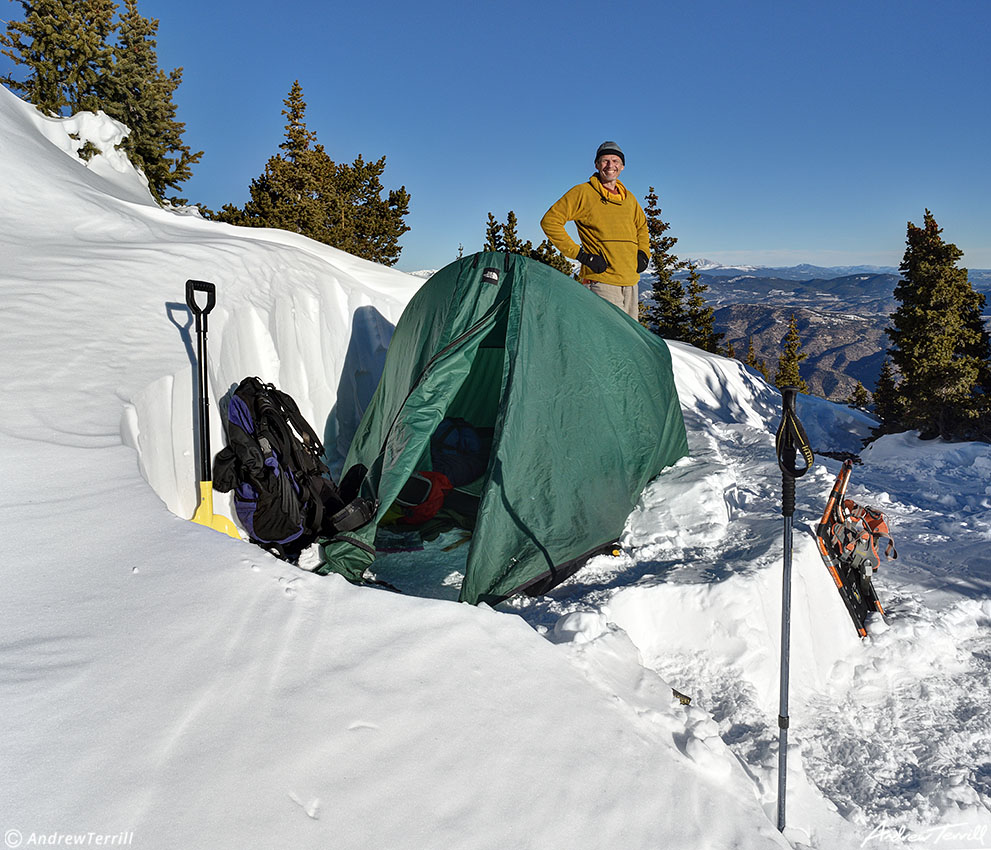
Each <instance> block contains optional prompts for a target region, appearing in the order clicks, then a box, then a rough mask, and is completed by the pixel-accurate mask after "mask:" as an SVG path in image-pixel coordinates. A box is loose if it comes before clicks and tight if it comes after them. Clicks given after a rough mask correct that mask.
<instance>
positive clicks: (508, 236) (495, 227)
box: [482, 210, 573, 275]
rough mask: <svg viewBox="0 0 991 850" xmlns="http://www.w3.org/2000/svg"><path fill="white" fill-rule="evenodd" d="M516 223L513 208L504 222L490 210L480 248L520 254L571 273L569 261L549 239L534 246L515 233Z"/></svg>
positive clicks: (568, 273) (565, 272)
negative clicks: (483, 241) (483, 242)
mask: <svg viewBox="0 0 991 850" xmlns="http://www.w3.org/2000/svg"><path fill="white" fill-rule="evenodd" d="M518 224H519V222H518V220H517V218H516V213H515V212H514V211H513V210H510V211H509V213H508V214H507V215H506V222H505V224H503V223H502V222H499V221H497V220H496V217H495V216H494V215H492V213H491V212H490V213H489V217H488V222H487V223H486V226H485V244H484V245H483V246H482V250H483V251H505V252H507V253H510V254H521V255H522V256H524V257H529V258H530V259H531V260H537V262H540V263H543V264H544V265H547V266H550V267H551V268H555V269H557V270H558V271H559V272H562V273H564V274H567V275H571V274H572V273H573V268H572V265H571V262H570V261H569V260H568V258H567V257H565V256H564V254H562V253H561V252H560V251H558V250H557V248H555V247H554V246H553V245H552V244H551V243H550V241H549V240H547V239H544V240H543V241H542V242H541V243H540V244H539V245H537V247H536V248H534V246H533V242H531V241H530V240H529V239H526V240H524V239H522V238H521V237H520V235H519V233H517V226H518Z"/></svg>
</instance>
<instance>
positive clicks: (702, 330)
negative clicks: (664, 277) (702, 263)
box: [684, 261, 725, 354]
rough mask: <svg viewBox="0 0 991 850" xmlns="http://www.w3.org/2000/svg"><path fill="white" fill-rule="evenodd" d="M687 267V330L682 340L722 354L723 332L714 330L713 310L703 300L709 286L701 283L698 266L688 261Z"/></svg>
mask: <svg viewBox="0 0 991 850" xmlns="http://www.w3.org/2000/svg"><path fill="white" fill-rule="evenodd" d="M687 267H688V289H687V294H686V299H685V313H686V318H687V322H688V328H689V331H688V336H687V337H686V338H685V340H684V341H685V342H687V343H689V344H690V345H694V346H695V347H696V348H701V349H702V350H703V351H711V352H712V353H713V354H722V353H723V349H722V345H721V343H722V340H723V337H724V336H725V334H722V333H717V332H716V328H715V319H714V316H715V310H713V308H712V307H711V306H710V305H709V303H708V302H707V301H706V300H705V293H706V292H707V291H708V289H709V287H708V286H707V285H706V284H704V283H702V278H701V277H700V276H699V273H698V266H697V265H696V264H695V263H693V262H691V261H689V262H688V264H687Z"/></svg>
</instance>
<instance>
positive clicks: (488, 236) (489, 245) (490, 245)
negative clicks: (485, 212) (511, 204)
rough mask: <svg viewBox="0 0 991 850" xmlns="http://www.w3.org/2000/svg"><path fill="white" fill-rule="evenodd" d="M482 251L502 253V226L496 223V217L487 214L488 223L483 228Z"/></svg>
mask: <svg viewBox="0 0 991 850" xmlns="http://www.w3.org/2000/svg"><path fill="white" fill-rule="evenodd" d="M482 250H483V251H502V250H503V242H502V225H501V224H500V223H499V222H498V221H496V217H495V216H494V215H492V213H489V221H488V224H487V225H486V227H485V244H484V245H483V246H482Z"/></svg>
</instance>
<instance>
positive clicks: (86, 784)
mask: <svg viewBox="0 0 991 850" xmlns="http://www.w3.org/2000/svg"><path fill="white" fill-rule="evenodd" d="M0 130H2V132H0V193H2V195H0V201H2V203H0V222H2V224H0V254H2V263H0V297H2V303H3V308H4V309H3V321H4V332H3V336H2V344H3V354H4V363H5V365H6V368H5V378H4V388H5V392H4V404H3V405H2V406H0V435H2V437H0V461H2V468H3V470H4V477H3V483H2V485H0V486H2V489H0V505H2V510H0V517H2V530H3V537H4V557H3V562H2V563H3V578H4V593H3V594H2V595H0V621H2V624H3V626H2V632H0V634H2V644H0V652H2V661H3V663H2V665H0V677H2V688H0V709H2V714H3V717H4V728H5V734H4V735H3V736H2V739H0V741H2V743H0V763H2V764H3V767H4V769H3V772H2V774H0V777H2V778H0V826H2V827H3V829H4V831H5V835H9V836H10V837H11V838H10V840H13V837H14V836H15V834H16V835H19V836H21V840H22V841H23V843H24V845H25V846H30V844H32V843H33V844H38V843H42V839H46V838H48V837H50V836H53V835H62V836H65V835H68V834H79V833H93V834H94V835H97V834H98V835H105V836H108V837H109V836H112V835H120V834H132V833H133V838H132V841H131V846H133V847H136V848H137V847H140V848H175V847H231V848H235V847H237V848H240V847H248V846H257V847H263V846H264V847H269V846H271V847H283V846H290V847H313V848H326V847H342V848H366V847H402V848H424V849H425V850H426V848H435V847H445V846H450V847H458V848H469V849H470V848H500V850H502V849H503V848H509V847H521V848H522V847H527V848H531V847H532V848H550V847H568V848H603V847H617V848H619V847H622V848H644V849H645V850H646V848H658V847H686V848H689V847H706V848H721V847H744V848H748V847H784V846H788V844H789V843H790V844H792V845H794V846H811V847H822V848H848V847H857V846H861V845H863V846H869V847H903V846H913V847H919V846H923V847H988V846H991V832H989V831H988V829H989V825H991V745H989V737H991V709H989V704H991V681H989V678H991V677H989V673H991V670H989V667H991V639H989V625H991V586H989V580H991V559H989V555H988V548H989V542H991V541H989V537H991V531H989V529H991V449H989V447H987V446H983V445H975V444H963V445H945V444H942V443H936V442H931V443H923V442H920V441H919V440H917V439H916V438H915V437H914V436H913V435H900V436H890V437H885V438H884V439H882V440H880V441H878V442H877V443H875V444H873V446H872V447H871V448H870V449H868V450H867V451H864V452H863V453H862V455H861V458H862V460H863V463H862V464H861V465H857V466H856V467H855V469H854V473H853V478H852V480H851V485H850V495H851V496H852V497H853V498H854V499H856V500H858V501H861V502H864V503H867V504H872V505H875V506H876V507H879V508H881V509H882V510H884V511H885V513H886V514H887V515H888V518H889V521H890V524H891V527H892V530H893V533H894V535H895V538H896V542H897V544H898V548H899V554H900V557H899V559H898V560H897V561H894V562H888V563H885V564H883V565H882V567H881V571H880V572H879V573H878V576H877V586H878V589H879V592H880V595H881V598H882V600H883V601H884V603H885V605H886V608H887V610H888V612H889V616H888V620H887V622H886V623H884V622H881V621H880V620H877V621H876V622H874V623H873V624H872V627H871V632H870V635H869V636H868V638H866V639H865V640H863V641H861V640H859V639H858V638H857V637H856V634H855V632H854V630H853V628H852V625H851V623H850V622H849V618H848V616H847V614H846V612H845V609H844V608H843V606H842V604H841V602H840V600H839V597H838V595H837V593H836V590H835V588H834V587H833V585H832V582H831V580H830V578H829V576H828V574H827V572H826V570H825V568H824V567H823V565H822V563H821V561H820V559H819V556H818V554H817V551H816V549H815V546H814V544H813V538H812V534H811V532H812V529H813V528H814V526H815V524H816V522H817V521H818V518H819V515H820V513H821V511H822V508H823V504H824V501H825V497H826V494H827V493H828V491H829V488H830V486H831V484H832V480H833V478H834V476H835V474H836V472H837V471H838V469H839V462H838V461H835V460H832V459H829V458H824V457H821V456H820V458H819V460H818V463H817V465H816V466H815V467H814V468H813V470H812V471H811V472H810V473H809V474H808V475H806V476H805V477H803V478H801V479H800V480H799V482H798V506H797V512H796V516H795V534H794V587H793V604H792V618H793V621H792V669H791V686H792V687H791V702H790V707H791V710H790V713H791V719H792V726H791V743H792V746H793V750H792V752H791V753H790V762H789V767H790V771H789V798H788V806H789V808H788V824H789V829H788V830H787V832H786V835H785V837H784V838H782V837H781V836H779V835H778V833H777V832H776V830H775V828H774V823H775V803H776V799H775V791H776V781H777V779H776V760H777V723H776V717H777V712H778V704H777V683H778V641H779V629H780V592H781V582H780V577H781V562H782V547H781V529H782V519H781V516H780V486H781V482H780V473H779V472H778V470H777V466H776V464H775V461H774V448H773V431H774V429H775V427H776V425H777V420H778V418H779V416H780V410H779V407H780V397H779V396H778V394H777V393H776V392H775V391H774V390H773V389H772V388H770V387H768V386H767V385H766V384H765V383H764V382H763V381H761V380H760V379H759V378H758V377H756V376H755V375H753V374H752V373H751V372H749V371H747V370H746V369H745V368H743V367H742V366H741V365H740V364H739V363H738V362H736V361H730V360H725V359H723V358H718V357H714V356H711V355H707V354H702V353H700V352H697V351H695V350H693V349H691V348H688V347H687V346H683V345H680V344H672V346H671V348H672V354H673V359H674V368H675V377H676V382H677V385H678V391H679V395H680V398H681V402H682V406H683V409H684V413H685V421H686V425H687V426H688V432H689V442H690V446H691V451H692V454H691V457H690V458H686V459H684V460H682V461H681V462H679V463H678V464H677V465H676V466H675V467H673V468H671V469H669V470H666V471H665V472H664V473H663V474H662V475H661V476H659V477H658V478H657V479H656V480H655V481H653V482H652V483H651V484H650V485H649V486H648V487H647V488H646V490H645V491H644V493H643V496H642V498H641V501H640V504H639V505H638V507H637V509H636V510H635V511H634V512H633V514H631V516H630V518H629V520H628V523H627V527H626V530H625V532H624V535H623V539H622V552H621V554H620V555H618V556H616V557H600V558H597V559H594V560H593V561H592V562H591V563H590V564H589V565H588V566H587V567H586V568H585V569H584V570H582V571H581V572H580V573H579V574H578V575H576V576H575V577H574V578H572V579H571V580H570V581H568V582H567V583H566V584H565V585H563V586H561V587H559V588H558V589H556V590H555V591H553V592H552V593H551V594H550V595H549V596H547V597H543V598H540V599H529V598H520V599H516V600H513V601H511V602H510V603H507V604H506V605H504V606H501V610H499V611H492V610H490V609H487V608H485V607H481V608H472V607H468V606H463V605H456V604H453V603H452V602H450V601H449V600H450V599H452V598H455V597H456V595H457V582H458V577H459V575H458V568H459V567H458V562H457V557H456V553H457V551H458V550H454V552H453V553H449V554H448V555H445V556H444V557H443V558H439V557H432V556H430V554H429V552H428V553H427V557H428V558H430V561H429V563H428V564H427V566H425V567H420V568H416V567H415V566H413V562H412V561H410V562H409V563H408V564H407V565H406V566H403V565H402V564H400V565H399V567H398V569H399V573H400V574H401V573H402V570H404V569H405V570H406V574H405V576H402V577H401V579H397V583H399V584H400V586H402V587H403V588H404V589H405V590H406V591H407V593H406V594H405V595H398V594H394V593H390V592H387V591H382V590H377V589H371V588H358V587H353V586H351V585H349V584H347V583H346V582H345V581H343V580H342V579H340V578H339V577H333V576H332V577H327V578H322V577H319V576H316V575H313V574H311V573H309V572H306V571H304V570H300V569H298V568H295V567H292V566H290V565H288V564H285V563H283V562H280V561H277V560H276V559H274V558H272V557H271V556H269V555H268V554H266V553H265V552H263V551H262V550H260V549H258V548H257V547H254V546H252V545H250V544H248V543H246V542H241V541H235V540H232V539H230V538H227V537H224V536H222V535H220V534H217V533H215V532H212V531H210V530H208V529H205V528H203V527H200V526H196V525H193V524H191V523H189V522H187V521H186V519H185V518H187V517H188V516H190V515H191V514H192V511H193V508H194V507H195V498H196V472H195V471H196V464H195V461H196V458H195V451H194V448H193V446H194V441H193V411H194V405H193V398H194V386H193V378H192V376H193V374H194V369H193V365H192V356H193V351H194V346H195V334H194V333H193V331H192V328H191V318H190V316H189V313H188V310H187V309H186V307H185V305H184V303H183V295H184V283H185V281H186V279H187V278H195V279H200V280H208V281H212V282H214V283H216V284H217V288H218V306H217V308H216V310H215V311H214V313H213V314H211V316H210V334H209V340H208V345H209V377H210V387H209V391H210V397H211V401H212V407H213V411H214V414H213V415H214V420H213V434H214V443H215V445H214V449H216V448H218V447H219V439H220V427H219V420H218V419H217V418H216V406H217V405H216V402H217V399H218V397H219V396H221V395H223V393H224V392H225V391H226V390H227V389H228V388H229V387H230V386H231V385H232V384H234V383H236V382H237V381H238V380H240V378H242V377H244V376H245V375H249V374H257V375H259V376H260V377H262V378H263V379H265V380H269V381H273V382H275V383H276V384H277V385H279V386H280V387H281V388H283V389H285V390H287V391H288V392H290V393H291V394H292V395H293V396H294V397H295V398H296V399H297V401H298V402H299V403H300V407H301V408H302V410H303V413H304V415H305V416H306V417H307V418H308V419H309V420H310V421H311V422H312V423H314V424H315V425H316V426H317V428H318V430H319V431H320V432H321V433H322V434H323V436H324V437H325V438H326V442H327V444H328V446H329V447H330V448H331V450H332V451H336V452H338V453H339V452H342V451H343V450H344V449H346V446H347V440H348V435H349V433H350V431H351V430H353V427H354V424H355V423H356V422H357V419H358V417H359V416H360V413H361V409H362V407H363V405H364V404H365V403H366V402H367V399H368V397H369V395H370V393H371V391H372V389H373V388H374V385H375V380H376V376H377V373H378V370H379V369H380V368H381V362H382V358H383V356H384V352H385V350H386V348H387V346H388V342H389V338H390V334H391V328H392V326H393V324H394V323H395V321H396V320H397V319H398V317H399V315H400V313H401V312H402V308H403V306H404V304H405V303H406V302H407V301H408V299H409V298H410V297H411V296H412V294H413V293H414V292H415V291H416V289H417V288H418V287H419V286H420V285H421V284H422V279H419V278H415V277H411V276H408V275H404V274H402V273H400V272H397V271H394V270H391V269H386V268H383V267H381V266H376V265H374V264H371V263H367V262H364V261H361V260H357V259H355V258H353V257H351V256H349V255H347V254H344V253H343V252H340V251H337V250H335V249H332V248H328V247H327V246H323V245H318V244H316V243H313V242H311V241H309V240H307V239H304V238H302V237H298V236H295V235H292V234H287V233H284V232H280V231H270V230H251V229H236V228H232V227H229V226H227V225H221V224H216V223H212V222H207V221H203V220H201V219H200V218H199V217H197V216H196V215H195V214H191V213H190V211H188V210H174V211H166V210H161V209H159V208H157V206H156V205H155V204H154V203H153V201H152V200H151V198H150V196H149V195H148V194H147V190H146V189H145V188H144V184H143V182H142V179H141V177H140V175H139V174H137V173H136V172H134V170H133V169H131V168H130V165H129V164H128V163H127V162H126V160H122V158H121V157H120V156H119V154H118V153H117V152H115V150H114V148H113V145H114V144H115V143H116V142H117V141H118V140H119V138H120V134H121V133H122V132H123V128H121V127H120V125H117V124H115V123H114V122H112V121H110V119H107V118H106V117H105V116H92V115H88V116H77V117H76V118H74V119H69V120H64V121H60V120H56V119H49V118H43V117H42V116H40V115H38V114H37V113H36V112H35V111H34V110H33V109H32V108H31V107H28V106H26V105H25V104H23V103H21V102H20V101H18V100H17V99H16V98H14V97H13V96H12V95H10V94H9V93H8V92H7V91H6V90H0ZM70 133H74V134H76V135H78V136H79V138H78V139H73V138H71V137H70V135H69V134H70ZM87 139H90V140H92V141H93V142H94V143H95V144H96V145H97V146H98V147H99V148H100V149H102V150H103V151H104V152H105V153H104V154H103V155H100V156H97V157H95V158H94V159H93V160H91V161H90V164H89V166H88V167H87V166H84V165H83V164H82V163H81V162H80V161H79V160H78V159H77V158H76V157H75V154H74V151H75V150H76V149H78V147H79V146H81V145H82V144H83V143H84V142H85V141H86V140H87ZM799 414H800V416H801V419H802V421H803V423H804V425H805V427H806V429H807V431H808V433H809V436H810V438H811V440H812V443H813V446H814V447H815V448H816V449H817V451H831V452H854V453H856V452H859V451H860V449H861V442H860V441H861V439H862V437H863V436H865V435H866V434H867V433H868V431H869V427H870V424H871V423H870V421H869V420H868V419H867V417H865V416H863V415H862V414H858V413H855V412H854V411H851V410H850V409H848V408H844V407H839V406H836V405H833V404H829V403H826V402H823V401H819V400H816V399H811V398H804V397H803V398H802V399H801V404H800V407H799ZM589 486H594V482H590V483H589ZM217 507H218V510H219V511H224V510H226V504H225V502H224V500H223V499H222V498H220V497H219V496H218V503H217ZM444 542H445V545H448V544H449V543H450V542H456V541H452V540H448V541H444ZM309 554H310V553H308V555H309ZM311 557H312V556H311ZM386 560H387V559H386ZM386 566H387V565H386V561H383V564H382V569H383V570H384V569H386ZM393 578H395V574H393ZM415 594H420V595H422V596H423V597H434V598H421V596H419V595H415ZM672 687H674V688H677V689H678V690H679V691H681V692H683V693H685V694H688V695H690V696H691V697H692V703H691V705H690V706H685V705H682V704H681V703H680V702H679V701H678V700H677V699H676V698H674V696H673V694H672ZM32 838H33V841H32ZM786 839H787V840H786ZM62 843H63V844H64V843H65V841H64V840H63V841H62ZM105 843H107V842H105Z"/></svg>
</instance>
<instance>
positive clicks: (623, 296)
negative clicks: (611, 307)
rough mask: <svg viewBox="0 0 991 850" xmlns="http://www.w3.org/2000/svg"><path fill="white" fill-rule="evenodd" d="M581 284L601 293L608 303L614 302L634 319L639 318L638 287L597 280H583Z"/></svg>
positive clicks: (597, 293)
mask: <svg viewBox="0 0 991 850" xmlns="http://www.w3.org/2000/svg"><path fill="white" fill-rule="evenodd" d="M582 286H584V287H587V288H588V289H591V290H592V292H594V293H595V294H596V295H601V296H602V297H603V298H605V299H606V301H608V302H609V303H610V304H615V305H616V306H617V307H619V309H620V310H622V311H623V312H624V313H626V315H628V316H632V317H633V318H634V319H639V318H640V313H639V310H640V297H639V292H638V291H637V290H638V288H639V287H637V285H636V284H634V285H633V286H616V284H614V283H599V281H597V280H583V281H582Z"/></svg>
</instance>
